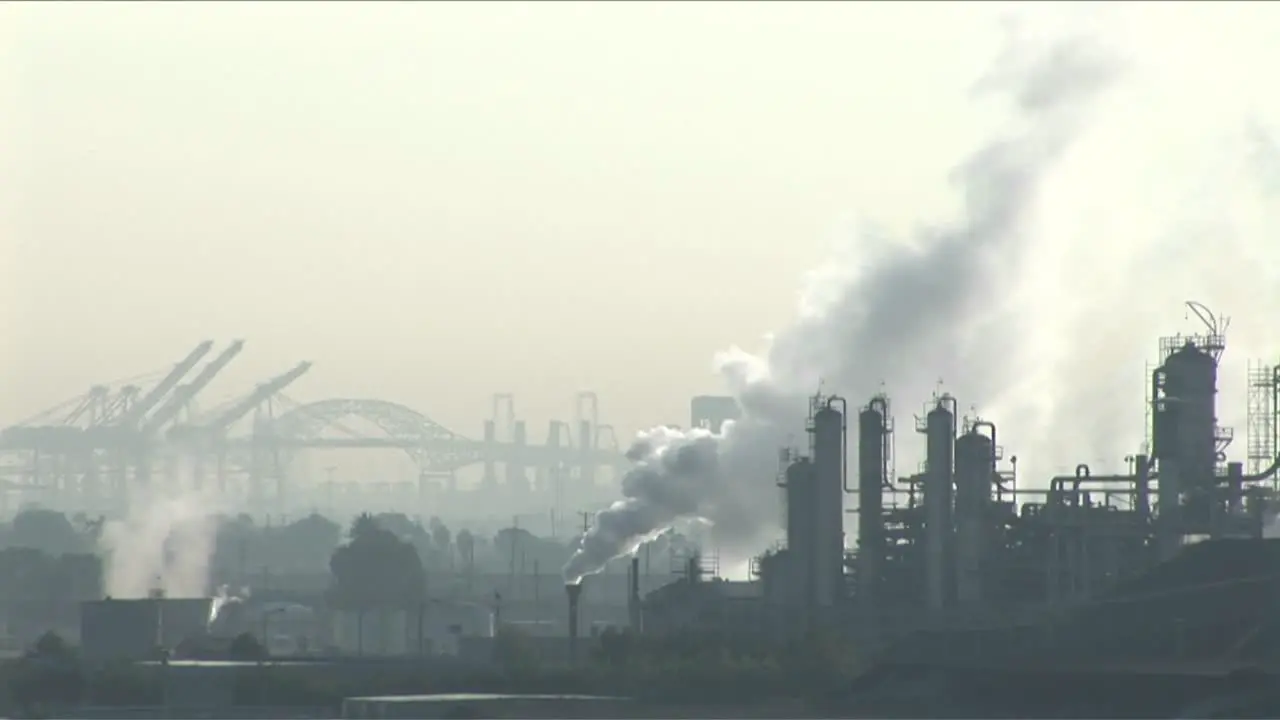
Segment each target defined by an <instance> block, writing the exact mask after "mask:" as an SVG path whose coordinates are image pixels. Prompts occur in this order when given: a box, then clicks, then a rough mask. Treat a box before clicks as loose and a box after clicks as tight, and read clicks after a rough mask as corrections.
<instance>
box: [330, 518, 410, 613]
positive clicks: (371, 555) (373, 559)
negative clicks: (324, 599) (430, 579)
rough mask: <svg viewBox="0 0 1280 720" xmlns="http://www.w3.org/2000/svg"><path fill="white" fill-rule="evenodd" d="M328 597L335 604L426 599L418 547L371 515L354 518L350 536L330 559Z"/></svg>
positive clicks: (355, 606)
mask: <svg viewBox="0 0 1280 720" xmlns="http://www.w3.org/2000/svg"><path fill="white" fill-rule="evenodd" d="M329 569H330V572H331V573H332V575H333V587H332V591H331V599H332V601H333V603H334V605H335V606H336V607H338V608H342V609H346V610H372V609H380V608H388V609H390V608H408V607H413V606H416V605H418V604H419V603H422V602H423V601H425V600H426V571H425V570H423V567H422V560H421V559H420V558H419V556H418V551H417V550H416V549H415V548H414V546H413V545H411V544H410V543H408V542H405V541H404V540H402V539H400V538H398V537H396V535H395V534H394V533H392V532H391V531H389V530H384V529H383V528H382V527H381V526H380V525H379V524H378V522H377V521H376V520H374V519H373V518H372V517H371V516H370V515H368V514H364V515H361V516H360V517H358V518H356V520H355V522H354V523H352V526H351V539H350V540H349V541H348V542H346V543H344V544H342V545H340V546H338V548H337V549H336V550H334V551H333V555H332V557H331V558H330V560H329Z"/></svg>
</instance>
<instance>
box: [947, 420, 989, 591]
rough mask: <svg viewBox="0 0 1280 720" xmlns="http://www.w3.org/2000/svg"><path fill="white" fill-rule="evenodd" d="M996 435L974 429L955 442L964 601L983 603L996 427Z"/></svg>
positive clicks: (958, 570) (958, 577)
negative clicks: (985, 433) (983, 581)
mask: <svg viewBox="0 0 1280 720" xmlns="http://www.w3.org/2000/svg"><path fill="white" fill-rule="evenodd" d="M982 425H986V426H987V427H990V428H991V432H992V437H987V436H986V435H983V434H981V433H980V432H978V425H975V427H974V429H972V430H970V431H969V432H967V433H965V434H964V435H962V436H960V439H958V440H956V446H955V527H956V599H957V601H958V602H959V603H960V604H961V605H967V606H973V605H976V604H977V603H980V602H981V601H982V599H983V597H982V592H983V588H982V580H983V574H984V572H985V568H984V559H985V558H984V556H985V555H986V550H987V548H988V544H989V540H990V538H989V535H990V533H989V531H988V527H989V523H990V522H991V510H990V505H991V491H992V484H993V482H994V480H995V472H996V470H995V462H996V460H995V458H996V455H995V441H994V439H993V438H994V434H995V428H994V426H991V425H989V424H986V423H983V424H982Z"/></svg>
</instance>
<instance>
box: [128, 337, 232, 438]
mask: <svg viewBox="0 0 1280 720" xmlns="http://www.w3.org/2000/svg"><path fill="white" fill-rule="evenodd" d="M242 349H244V341H243V340H236V341H235V342H233V343H231V344H230V345H228V346H227V348H226V349H225V350H223V351H222V353H221V354H219V355H218V357H216V358H214V359H213V360H210V361H209V363H208V364H207V365H205V366H204V367H203V368H201V369H200V373H199V374H197V375H196V376H195V378H194V379H192V380H191V382H189V383H186V384H185V385H179V386H177V387H176V388H175V389H174V391H173V394H172V395H170V396H169V399H168V400H166V401H165V402H164V404H162V405H161V406H160V407H158V408H156V410H155V412H153V413H151V415H150V416H148V417H147V418H146V420H145V421H143V423H142V434H143V435H144V436H147V437H150V436H152V435H154V434H155V433H156V432H158V431H159V430H160V428H162V427H164V425H165V423H167V422H169V421H170V420H172V419H174V418H175V417H177V416H178V413H179V412H181V411H182V408H183V406H185V405H186V404H187V403H189V402H191V400H192V399H193V398H195V396H196V395H198V394H199V393H200V391H201V390H203V389H205V387H207V386H208V385H209V383H210V382H212V381H213V379H214V378H215V377H217V375H218V373H220V372H222V369H223V368H225V367H226V366H227V364H228V363H230V362H231V361H232V360H233V359H235V357H236V355H239V354H240V351H241V350H242Z"/></svg>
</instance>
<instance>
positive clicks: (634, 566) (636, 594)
mask: <svg viewBox="0 0 1280 720" xmlns="http://www.w3.org/2000/svg"><path fill="white" fill-rule="evenodd" d="M630 578H631V579H630V582H629V583H628V584H627V587H628V590H629V592H628V593H627V620H628V622H629V623H630V625H631V632H633V633H636V634H639V633H640V558H638V557H633V558H631V575H630Z"/></svg>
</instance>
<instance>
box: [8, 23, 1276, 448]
mask: <svg viewBox="0 0 1280 720" xmlns="http://www.w3.org/2000/svg"><path fill="white" fill-rule="evenodd" d="M1151 8H1152V9H1150V10H1143V9H1142V7H1141V6H1134V7H1130V8H1127V9H1118V10H1114V11H1113V12H1112V13H1111V16H1114V17H1112V19H1109V20H1107V21H1106V22H1107V23H1108V24H1107V26H1106V27H1107V29H1108V31H1110V32H1112V34H1113V35H1115V36H1117V37H1123V38H1125V41H1126V42H1130V43H1131V44H1132V45H1133V46H1134V47H1139V48H1141V49H1142V52H1144V53H1147V54H1149V55H1151V56H1152V57H1157V58H1159V59H1160V61H1159V63H1163V64H1161V65H1160V67H1162V68H1164V69H1165V70H1166V81H1167V82H1166V86H1165V87H1166V90H1167V89H1168V88H1170V87H1173V88H1176V87H1178V86H1179V85H1180V83H1182V82H1184V80H1185V81H1186V82H1188V83H1189V85H1190V86H1194V87H1196V88H1200V89H1204V88H1208V89H1210V90H1215V89H1216V90H1217V91H1218V92H1219V93H1220V94H1222V95H1224V96H1225V95H1230V96H1231V97H1232V98H1233V99H1236V100H1238V99H1239V98H1241V97H1244V98H1245V99H1246V100H1248V102H1247V103H1245V104H1246V105H1248V106H1249V108H1248V109H1250V110H1251V111H1253V112H1256V113H1257V116H1258V117H1259V118H1262V119H1263V120H1264V124H1265V123H1272V122H1276V121H1280V112H1276V102H1277V101H1276V100H1275V99H1274V98H1272V99H1268V98H1264V97H1263V93H1265V92H1271V93H1272V95H1274V92H1273V86H1274V82H1273V80H1274V77H1273V76H1274V70H1275V69H1276V68H1280V45H1276V44H1275V43H1274V39H1275V38H1276V37H1280V23H1277V22H1276V17H1277V13H1276V12H1275V11H1274V8H1275V6H1274V5H1268V4H1257V5H1255V6H1253V10H1250V9H1249V8H1248V7H1246V6H1236V7H1227V6H1222V7H1219V8H1217V9H1216V10H1214V9H1212V8H1211V7H1210V8H1209V9H1205V8H1203V7H1202V8H1199V9H1196V8H1189V7H1188V8H1186V9H1184V10H1183V11H1180V12H1174V11H1173V10H1170V9H1169V8H1165V9H1158V8H1155V7H1154V4H1152V6H1151ZM1001 14H1002V11H1001V10H1000V8H998V7H994V6H980V5H976V4H960V5H954V6H944V5H932V4H925V3H900V4H873V3H855V4H837V3H818V4H805V3H772V4H748V3H709V4H698V3H681V4H671V5H664V4H659V3H637V4H627V3H598V4H556V3H547V2H539V3H530V4H524V3H518V2H509V3H465V4H450V3H441V2H431V3H426V2H424V3H404V4H397V3H369V4H363V5H359V4H350V5H344V4H338V3H326V4H310V3H301V2H298V3H287V4H278V5H271V4H258V3H235V4H226V5H223V4H220V3H213V2H207V3H172V4H160V3H156V4H124V3H112V4H102V5H93V4H89V3H68V4H60V3H14V4H9V5H5V6H3V7H0V33H3V35H0V41H2V44H0V53H2V55H0V232H2V233H3V234H2V235H0V261H2V262H0V313H2V314H3V316H4V318H5V320H6V321H7V328H8V332H6V333H4V334H3V336H0V371H2V373H3V377H4V382H3V383H2V384H0V400H2V401H3V404H4V406H3V410H2V412H0V416H2V417H3V420H4V421H6V422H7V421H12V420H15V419H18V418H19V417H21V416H23V415H24V414H28V413H30V412H33V411H36V410H39V409H41V408H43V407H45V406H48V405H52V404H54V403H55V402H57V401H59V400H61V399H64V398H66V397H69V396H72V395H75V394H77V393H80V392H83V391H84V390H85V389H86V388H87V386H88V385H89V384H91V383H93V382H99V381H107V380H112V379H115V378H120V377H126V376H130V375H134V374H138V373H142V372H146V371H150V370H153V369H158V368H161V367H163V366H166V365H168V364H170V363H172V362H174V361H176V360H177V359H178V358H179V357H180V356H181V355H182V354H184V353H185V352H186V351H187V350H188V349H189V347H190V346H192V345H194V344H195V343H196V342H198V341H199V340H202V339H205V338H210V339H217V340H219V341H229V340H231V339H232V338H237V337H241V338H244V339H245V340H246V341H247V346H246V350H245V352H244V354H243V355H242V357H241V358H239V359H238V360H237V361H236V363H235V364H234V365H233V368H234V369H233V370H232V371H229V372H228V373H227V374H226V376H225V377H224V378H223V379H222V381H221V382H219V383H218V384H217V385H216V386H215V387H214V388H212V389H211V392H210V398H211V399H210V400H209V402H212V400H213V399H216V398H219V397H224V396H226V395H228V394H236V393H240V392H244V391H246V390H248V389H249V387H250V386H251V384H252V383H253V382H256V381H257V380H260V379H262V378H264V377H266V376H269V375H271V374H275V373H278V372H281V371H283V370H285V369H287V368H288V367H289V366H291V365H292V364H293V363H295V362H297V361H298V360H302V359H307V360H312V361H314V362H315V367H314V368H313V370H312V371H311V374H310V375H309V376H308V377H305V378H304V379H303V380H302V381H300V382H299V383H298V384H297V385H296V386H295V387H294V388H293V389H292V390H290V391H289V394H290V395H291V396H292V397H295V398H297V399H300V400H311V399H319V398H322V397H327V396H369V397H381V398H386V399H394V400H398V401H401V402H404V403H406V404H408V405H411V406H413V407H415V408H418V409H420V410H422V411H424V412H426V413H427V414H428V415H430V416H432V417H433V418H435V419H437V420H439V421H441V422H443V423H444V424H446V425H448V426H450V427H452V428H454V429H456V430H459V431H461V432H463V433H466V434H478V429H479V423H480V421H481V419H482V417H483V416H484V415H486V414H487V413H488V406H489V396H490V394H491V393H494V392H514V393H515V394H516V398H517V405H518V410H519V411H520V414H521V415H524V416H526V417H527V418H528V419H529V420H530V421H531V422H532V423H536V424H535V425H534V427H537V428H538V429H537V430H536V431H534V432H535V434H537V435H539V436H540V435H541V433H542V430H541V426H542V423H543V422H545V419H547V418H548V417H552V416H558V417H564V418H567V417H568V416H569V415H570V414H571V413H572V409H573V408H572V396H573V394H574V393H575V392H576V391H578V390H580V389H592V390H595V391H597V392H598V393H599V394H600V396H601V403H602V410H603V415H604V417H605V420H606V421H612V422H613V423H614V424H616V425H618V426H619V427H620V428H621V429H627V430H633V429H635V428H637V427H639V426H645V425H649V424H653V423H656V422H662V421H675V422H687V404H688V398H689V396H690V395H691V394H695V393H699V392H708V391H711V392H714V391H717V390H718V389H719V388H718V386H717V380H716V378H715V376H714V375H712V373H711V371H710V360H711V357H712V354H713V353H714V352H715V351H716V350H719V349H721V348H723V347H725V346H727V345H729V344H732V343H746V344H751V343H753V342H755V341H756V340H757V339H758V338H760V337H761V336H762V335H763V334H765V333H767V332H768V331H770V330H772V329H774V328H776V327H779V326H780V325H782V324H784V323H785V322H786V321H787V319H788V318H789V317H791V315H792V314H793V312H794V308H795V305H796V297H797V292H798V290H799V288H800V287H801V285H802V282H803V278H804V274H805V273H806V271H808V270H810V269H811V268H813V267H815V266H816V265H818V263H819V262H820V261H821V259H822V258H823V256H824V254H825V252H826V251H827V249H828V247H829V245H830V244H831V243H832V242H834V241H837V240H839V239H841V238H843V237H845V236H846V235H847V234H848V233H849V232H850V231H851V228H852V225H853V220H854V218H855V217H858V216H859V215H860V214H862V213H866V214H869V215H871V216H873V217H874V218H875V219H877V220H878V221H880V222H881V223H884V224H887V225H888V226H890V227H892V228H898V229H906V228H910V227H911V226H913V225H915V224H916V223H918V222H922V221H924V220H927V219H929V218H930V217H936V216H938V215H939V214H945V213H946V212H948V211H950V210H952V209H954V206H955V203H954V199H953V198H951V197H950V195H949V194H948V188H947V185H946V178H947V173H948V172H949V171H950V169H951V168H952V167H954V166H955V165H956V163H957V162H958V161H959V160H961V159H962V158H963V157H964V155H965V153H966V152H967V151H968V150H969V149H971V148H972V147H973V146H974V145H975V144H976V142H977V139H978V138H980V137H981V136H982V135H983V134H984V133H985V132H987V131H988V130H989V129H990V128H991V127H992V126H993V125H994V122H995V120H994V118H995V114H996V111H995V110H993V109H992V108H989V107H984V106H981V105H977V104H974V103H973V102H972V101H971V98H970V88H971V85H972V83H973V82H974V81H975V80H976V79H977V78H978V77H979V76H980V75H981V74H982V72H983V70H984V69H985V68H987V67H988V66H989V65H990V63H991V62H992V60H993V58H995V57H996V56H997V54H998V53H999V52H1000V51H1001V42H1002V37H1003V34H1002V26H1001V24H1000V23H999V19H1000V17H1001ZM1111 16H1108V17H1111ZM1116 18H1119V19H1116ZM1268 38H1270V39H1271V42H1270V43H1269V44H1270V46H1271V49H1268V47H1267V45H1268V42H1267V40H1268ZM1195 43H1198V44H1195ZM1205 48H1209V49H1210V50H1212V52H1215V53H1218V55H1214V58H1217V59H1216V60H1214V62H1217V63H1218V65H1206V64H1202V63H1201V62H1200V61H1199V60H1200V53H1203V52H1208V51H1206V50H1205ZM1250 53H1252V54H1250ZM1219 55H1221V56H1222V57H1225V58H1227V59H1222V58H1221V57H1219ZM1159 63H1158V64H1159ZM1231 63H1235V64H1234V65H1231ZM1228 65H1230V67H1233V68H1236V69H1235V70H1233V71H1232V73H1233V74H1232V75H1230V76H1227V77H1223V76H1222V75H1220V74H1217V75H1215V74H1214V73H1215V72H1216V71H1215V70H1214V68H1221V67H1227V66H1228ZM1239 68H1252V69H1253V70H1254V71H1255V72H1256V74H1255V75H1249V74H1248V73H1247V72H1246V73H1244V74H1242V73H1241V71H1240V70H1239ZM1184 72H1192V73H1193V74H1194V73H1198V74H1196V75H1195V77H1193V78H1185V79H1184V77H1183V75H1182V73H1184ZM1245 85H1250V87H1252V88H1253V89H1252V90H1250V89H1248V88H1246V89H1244V90H1242V87H1243V86H1245ZM1175 94H1176V93H1175ZM1183 99H1184V100H1187V99H1186V98H1183ZM1255 101H1256V102H1255ZM1213 102H1216V99H1215V98H1209V99H1208V100H1206V101H1204V102H1200V101H1196V102H1191V101H1189V100H1188V101H1186V102H1184V103H1183V104H1182V105H1180V106H1179V107H1184V106H1185V107H1190V108H1199V109H1200V111H1201V112H1203V113H1204V114H1205V116H1206V117H1208V116H1210V115H1212V114H1213V113H1214V112H1215V110H1214V108H1213V107H1212V103H1213ZM1268 102H1269V103H1271V104H1270V106H1267V105H1266V103H1268ZM1135 117H1136V116H1135ZM1178 127H1182V128H1184V129H1185V127H1192V128H1194V127H1196V126H1195V125H1194V124H1192V125H1190V126H1187V125H1181V126H1178ZM1157 130H1158V129H1157ZM1174 130H1175V131H1176V130H1177V128H1174ZM1152 132H1153V133H1155V132H1157V131H1156V130H1153V131H1152ZM1171 132H1172V131H1171ZM1157 136H1158V133H1157ZM1159 137H1161V138H1162V140H1161V141H1170V142H1177V137H1176V135H1166V136H1159ZM1170 138H1172V139H1170ZM1276 242H1280V239H1277V240H1276ZM1272 294H1273V295H1274V293H1272ZM1246 311H1247V308H1239V309H1238V310H1236V313H1237V314H1244V313H1245V312H1246ZM1177 312H1180V311H1178V310H1177V309H1176V308H1175V314H1177ZM1138 372H1140V368H1135V369H1134V373H1133V378H1134V383H1135V386H1136V385H1137V382H1138V378H1139V377H1140V376H1139V375H1138ZM929 389H930V388H922V389H921V393H922V394H923V393H926V392H928V390H929ZM1134 392H1140V389H1139V388H1137V387H1135V389H1134Z"/></svg>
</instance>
